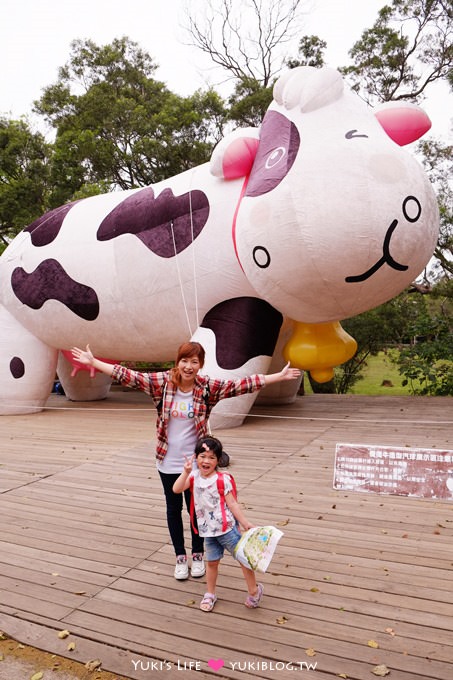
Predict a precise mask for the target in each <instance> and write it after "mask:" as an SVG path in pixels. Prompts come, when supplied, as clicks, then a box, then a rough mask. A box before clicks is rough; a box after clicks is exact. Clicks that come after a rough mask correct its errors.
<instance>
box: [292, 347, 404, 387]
mask: <svg viewBox="0 0 453 680" xmlns="http://www.w3.org/2000/svg"><path fill="white" fill-rule="evenodd" d="M362 375H363V380H359V381H358V382H357V383H356V384H355V385H354V387H353V388H352V390H351V394H394V395H396V396H400V395H405V394H410V392H409V388H408V387H403V386H402V384H401V383H402V381H403V377H402V376H401V375H400V374H399V373H398V368H397V366H395V364H392V362H391V361H390V359H389V358H388V357H387V356H386V355H385V354H384V352H379V354H378V355H377V356H375V357H370V358H369V359H368V366H367V368H366V369H365V370H364V371H363V373H362ZM383 381H388V382H389V384H388V386H385V385H383V384H382V383H383ZM304 387H305V392H306V394H312V390H311V387H310V383H309V381H308V378H305V380H304Z"/></svg>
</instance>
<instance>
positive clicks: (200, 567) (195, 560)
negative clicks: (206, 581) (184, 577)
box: [190, 553, 206, 578]
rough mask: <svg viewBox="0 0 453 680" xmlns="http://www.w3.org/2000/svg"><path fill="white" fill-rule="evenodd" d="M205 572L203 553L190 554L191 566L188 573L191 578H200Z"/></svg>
mask: <svg viewBox="0 0 453 680" xmlns="http://www.w3.org/2000/svg"><path fill="white" fill-rule="evenodd" d="M205 574H206V567H205V564H204V559H203V554H202V553H194V554H193V555H192V566H191V567H190V575H191V576H192V577H193V578H200V577H201V576H204V575H205Z"/></svg>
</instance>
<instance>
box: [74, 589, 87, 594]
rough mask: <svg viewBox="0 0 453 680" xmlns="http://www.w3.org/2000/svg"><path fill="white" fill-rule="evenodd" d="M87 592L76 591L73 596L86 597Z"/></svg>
mask: <svg viewBox="0 0 453 680" xmlns="http://www.w3.org/2000/svg"><path fill="white" fill-rule="evenodd" d="M86 594H87V591H86V590H78V591H77V592H75V593H74V595H86Z"/></svg>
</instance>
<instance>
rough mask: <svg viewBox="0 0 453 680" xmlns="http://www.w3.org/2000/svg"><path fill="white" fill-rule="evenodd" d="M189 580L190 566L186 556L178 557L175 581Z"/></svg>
mask: <svg viewBox="0 0 453 680" xmlns="http://www.w3.org/2000/svg"><path fill="white" fill-rule="evenodd" d="M186 578H189V565H188V563H187V557H186V555H178V556H177V558H176V566H175V579H177V580H178V581H185V580H186Z"/></svg>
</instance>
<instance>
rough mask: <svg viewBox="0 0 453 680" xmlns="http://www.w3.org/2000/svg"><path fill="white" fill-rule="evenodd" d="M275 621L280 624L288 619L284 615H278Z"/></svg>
mask: <svg viewBox="0 0 453 680" xmlns="http://www.w3.org/2000/svg"><path fill="white" fill-rule="evenodd" d="M276 621H277V623H279V624H280V625H282V624H283V623H286V622H287V621H288V619H287V618H286V616H279V617H278V619H276Z"/></svg>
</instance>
